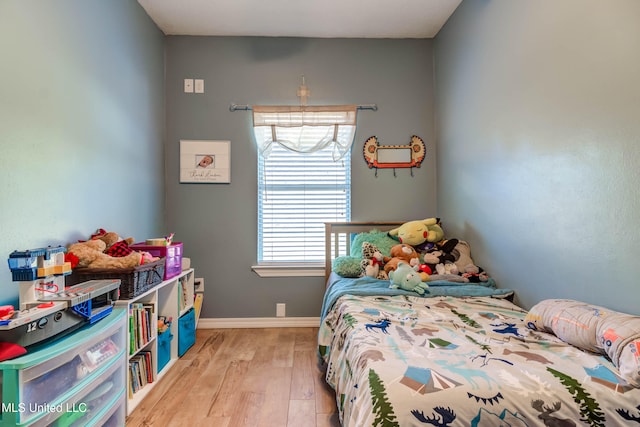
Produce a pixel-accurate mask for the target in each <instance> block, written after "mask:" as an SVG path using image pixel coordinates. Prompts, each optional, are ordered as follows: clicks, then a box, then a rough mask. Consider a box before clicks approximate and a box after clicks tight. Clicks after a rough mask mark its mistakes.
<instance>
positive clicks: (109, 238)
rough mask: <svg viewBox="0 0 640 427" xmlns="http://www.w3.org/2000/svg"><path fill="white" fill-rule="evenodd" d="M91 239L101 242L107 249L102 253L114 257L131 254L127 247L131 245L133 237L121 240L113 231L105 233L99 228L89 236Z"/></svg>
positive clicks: (133, 240)
mask: <svg viewBox="0 0 640 427" xmlns="http://www.w3.org/2000/svg"><path fill="white" fill-rule="evenodd" d="M91 239H92V240H95V239H99V240H102V241H103V242H104V243H105V244H106V245H107V248H106V249H105V250H104V252H105V253H106V254H108V255H111V256H114V257H124V256H127V255H129V254H130V253H131V252H133V249H131V248H130V247H129V246H131V245H133V243H134V242H135V239H134V238H133V237H127V238H126V239H123V238H121V237H120V236H119V235H118V233H116V232H114V231H106V230H104V229H103V228H99V229H98V230H97V231H96V232H95V233H94V234H92V235H91Z"/></svg>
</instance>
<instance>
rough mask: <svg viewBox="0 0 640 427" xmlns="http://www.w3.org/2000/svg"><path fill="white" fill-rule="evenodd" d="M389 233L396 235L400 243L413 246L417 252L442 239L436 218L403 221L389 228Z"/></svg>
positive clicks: (441, 232)
mask: <svg viewBox="0 0 640 427" xmlns="http://www.w3.org/2000/svg"><path fill="white" fill-rule="evenodd" d="M389 235H390V236H392V237H397V238H398V240H399V241H400V243H406V244H407V245H411V246H413V247H414V248H415V249H416V251H418V252H422V251H424V250H427V249H430V247H432V246H433V244H434V243H436V242H439V241H440V240H442V239H444V231H443V230H442V227H440V219H438V218H427V219H423V220H417V221H409V222H405V223H404V224H402V225H401V226H400V227H398V228H394V229H393V230H390V231H389Z"/></svg>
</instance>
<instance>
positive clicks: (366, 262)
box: [360, 242, 389, 280]
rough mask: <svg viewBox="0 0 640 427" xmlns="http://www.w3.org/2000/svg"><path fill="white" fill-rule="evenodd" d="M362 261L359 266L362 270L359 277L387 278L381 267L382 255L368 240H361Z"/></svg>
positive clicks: (382, 263) (382, 262)
mask: <svg viewBox="0 0 640 427" xmlns="http://www.w3.org/2000/svg"><path fill="white" fill-rule="evenodd" d="M362 257H363V259H362V261H361V262H360V267H361V269H362V272H361V274H360V277H364V276H368V277H373V278H375V279H381V280H387V279H388V278H389V276H387V272H386V271H384V269H383V268H382V267H383V265H384V257H383V256H382V253H381V252H380V250H379V249H378V247H377V246H376V245H373V244H371V243H369V242H362Z"/></svg>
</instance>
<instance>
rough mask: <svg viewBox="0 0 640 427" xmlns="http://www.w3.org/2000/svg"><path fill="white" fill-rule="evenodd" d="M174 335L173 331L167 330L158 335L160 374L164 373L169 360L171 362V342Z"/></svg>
mask: <svg viewBox="0 0 640 427" xmlns="http://www.w3.org/2000/svg"><path fill="white" fill-rule="evenodd" d="M172 339H173V334H171V330H170V329H167V330H166V331H164V332H163V333H161V334H158V372H160V371H162V368H164V367H165V366H166V365H167V363H169V360H171V340H172Z"/></svg>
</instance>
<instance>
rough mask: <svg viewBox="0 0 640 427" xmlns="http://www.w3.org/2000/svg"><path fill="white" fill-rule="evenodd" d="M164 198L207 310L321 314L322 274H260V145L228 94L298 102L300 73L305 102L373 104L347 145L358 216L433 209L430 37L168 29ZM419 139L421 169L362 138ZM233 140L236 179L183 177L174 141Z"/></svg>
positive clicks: (221, 314)
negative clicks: (384, 159) (173, 32)
mask: <svg viewBox="0 0 640 427" xmlns="http://www.w3.org/2000/svg"><path fill="white" fill-rule="evenodd" d="M166 54H167V77H166V101H167V102H166V108H167V139H166V154H167V157H166V171H167V174H166V180H167V181H166V195H167V216H166V218H167V223H168V229H169V230H170V231H174V232H175V233H176V239H177V240H181V241H183V242H184V244H185V254H186V256H189V257H190V258H191V259H192V265H193V266H194V267H195V268H196V273H197V274H196V275H197V276H201V277H204V278H205V287H206V297H205V300H204V306H203V312H202V316H203V317H205V318H228V317H270V316H275V304H276V303H278V302H284V303H286V304H287V316H299V317H300V316H318V315H319V312H320V305H321V300H322V294H323V291H324V283H323V278H321V277H311V278H260V277H258V276H257V275H256V274H255V273H253V272H252V271H251V269H250V266H251V265H253V264H255V263H256V251H257V249H256V247H257V242H256V232H257V225H256V222H257V212H256V211H257V195H256V191H257V152H256V148H255V145H254V140H253V134H252V129H251V113H250V112H242V111H236V112H230V111H229V105H230V104H231V103H240V104H262V105H269V104H279V105H286V104H293V105H296V104H298V103H299V99H298V98H297V97H296V90H297V88H298V86H299V85H300V83H301V79H300V76H301V75H302V74H304V75H305V77H306V82H307V85H308V86H309V88H310V90H311V95H312V96H311V98H310V99H309V104H310V105H314V104H315V105H321V104H345V103H355V104H367V103H376V104H377V105H378V107H379V110H378V111H377V112H372V111H361V112H359V115H358V130H357V133H356V137H355V143H354V147H353V150H352V153H353V160H352V182H353V187H352V198H353V210H352V219H353V220H393V219H400V220H404V219H406V220H409V219H416V218H423V217H429V216H435V215H436V212H437V210H436V206H435V201H436V190H435V176H436V170H435V144H434V125H433V118H434V111H433V93H432V92H433V63H432V56H433V52H432V41H431V40H343V39H296V38H251V37H247V38H242V37H229V38H224V37H176V36H173V37H167V39H166ZM185 78H202V79H204V80H205V94H185V93H184V92H183V79H185ZM413 134H416V135H419V136H421V137H422V138H423V140H424V141H425V143H426V145H427V159H426V161H425V163H424V164H423V166H422V167H421V168H420V169H415V170H414V171H413V173H414V176H413V178H412V177H411V176H410V172H409V170H407V169H404V170H398V171H397V177H395V178H394V177H393V172H392V171H390V170H381V171H379V173H378V177H377V178H376V177H375V176H374V171H373V170H370V169H368V168H367V166H366V164H365V162H364V160H363V158H362V154H361V153H362V145H363V144H364V141H365V140H366V139H367V138H368V137H370V136H372V135H376V136H378V138H379V139H380V140H381V142H382V143H384V144H389V145H393V144H398V145H399V144H406V143H408V142H409V141H410V138H411V135H413ZM181 139H212V140H230V141H231V184H180V183H179V175H178V171H179V151H180V150H179V141H180V140H181Z"/></svg>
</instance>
